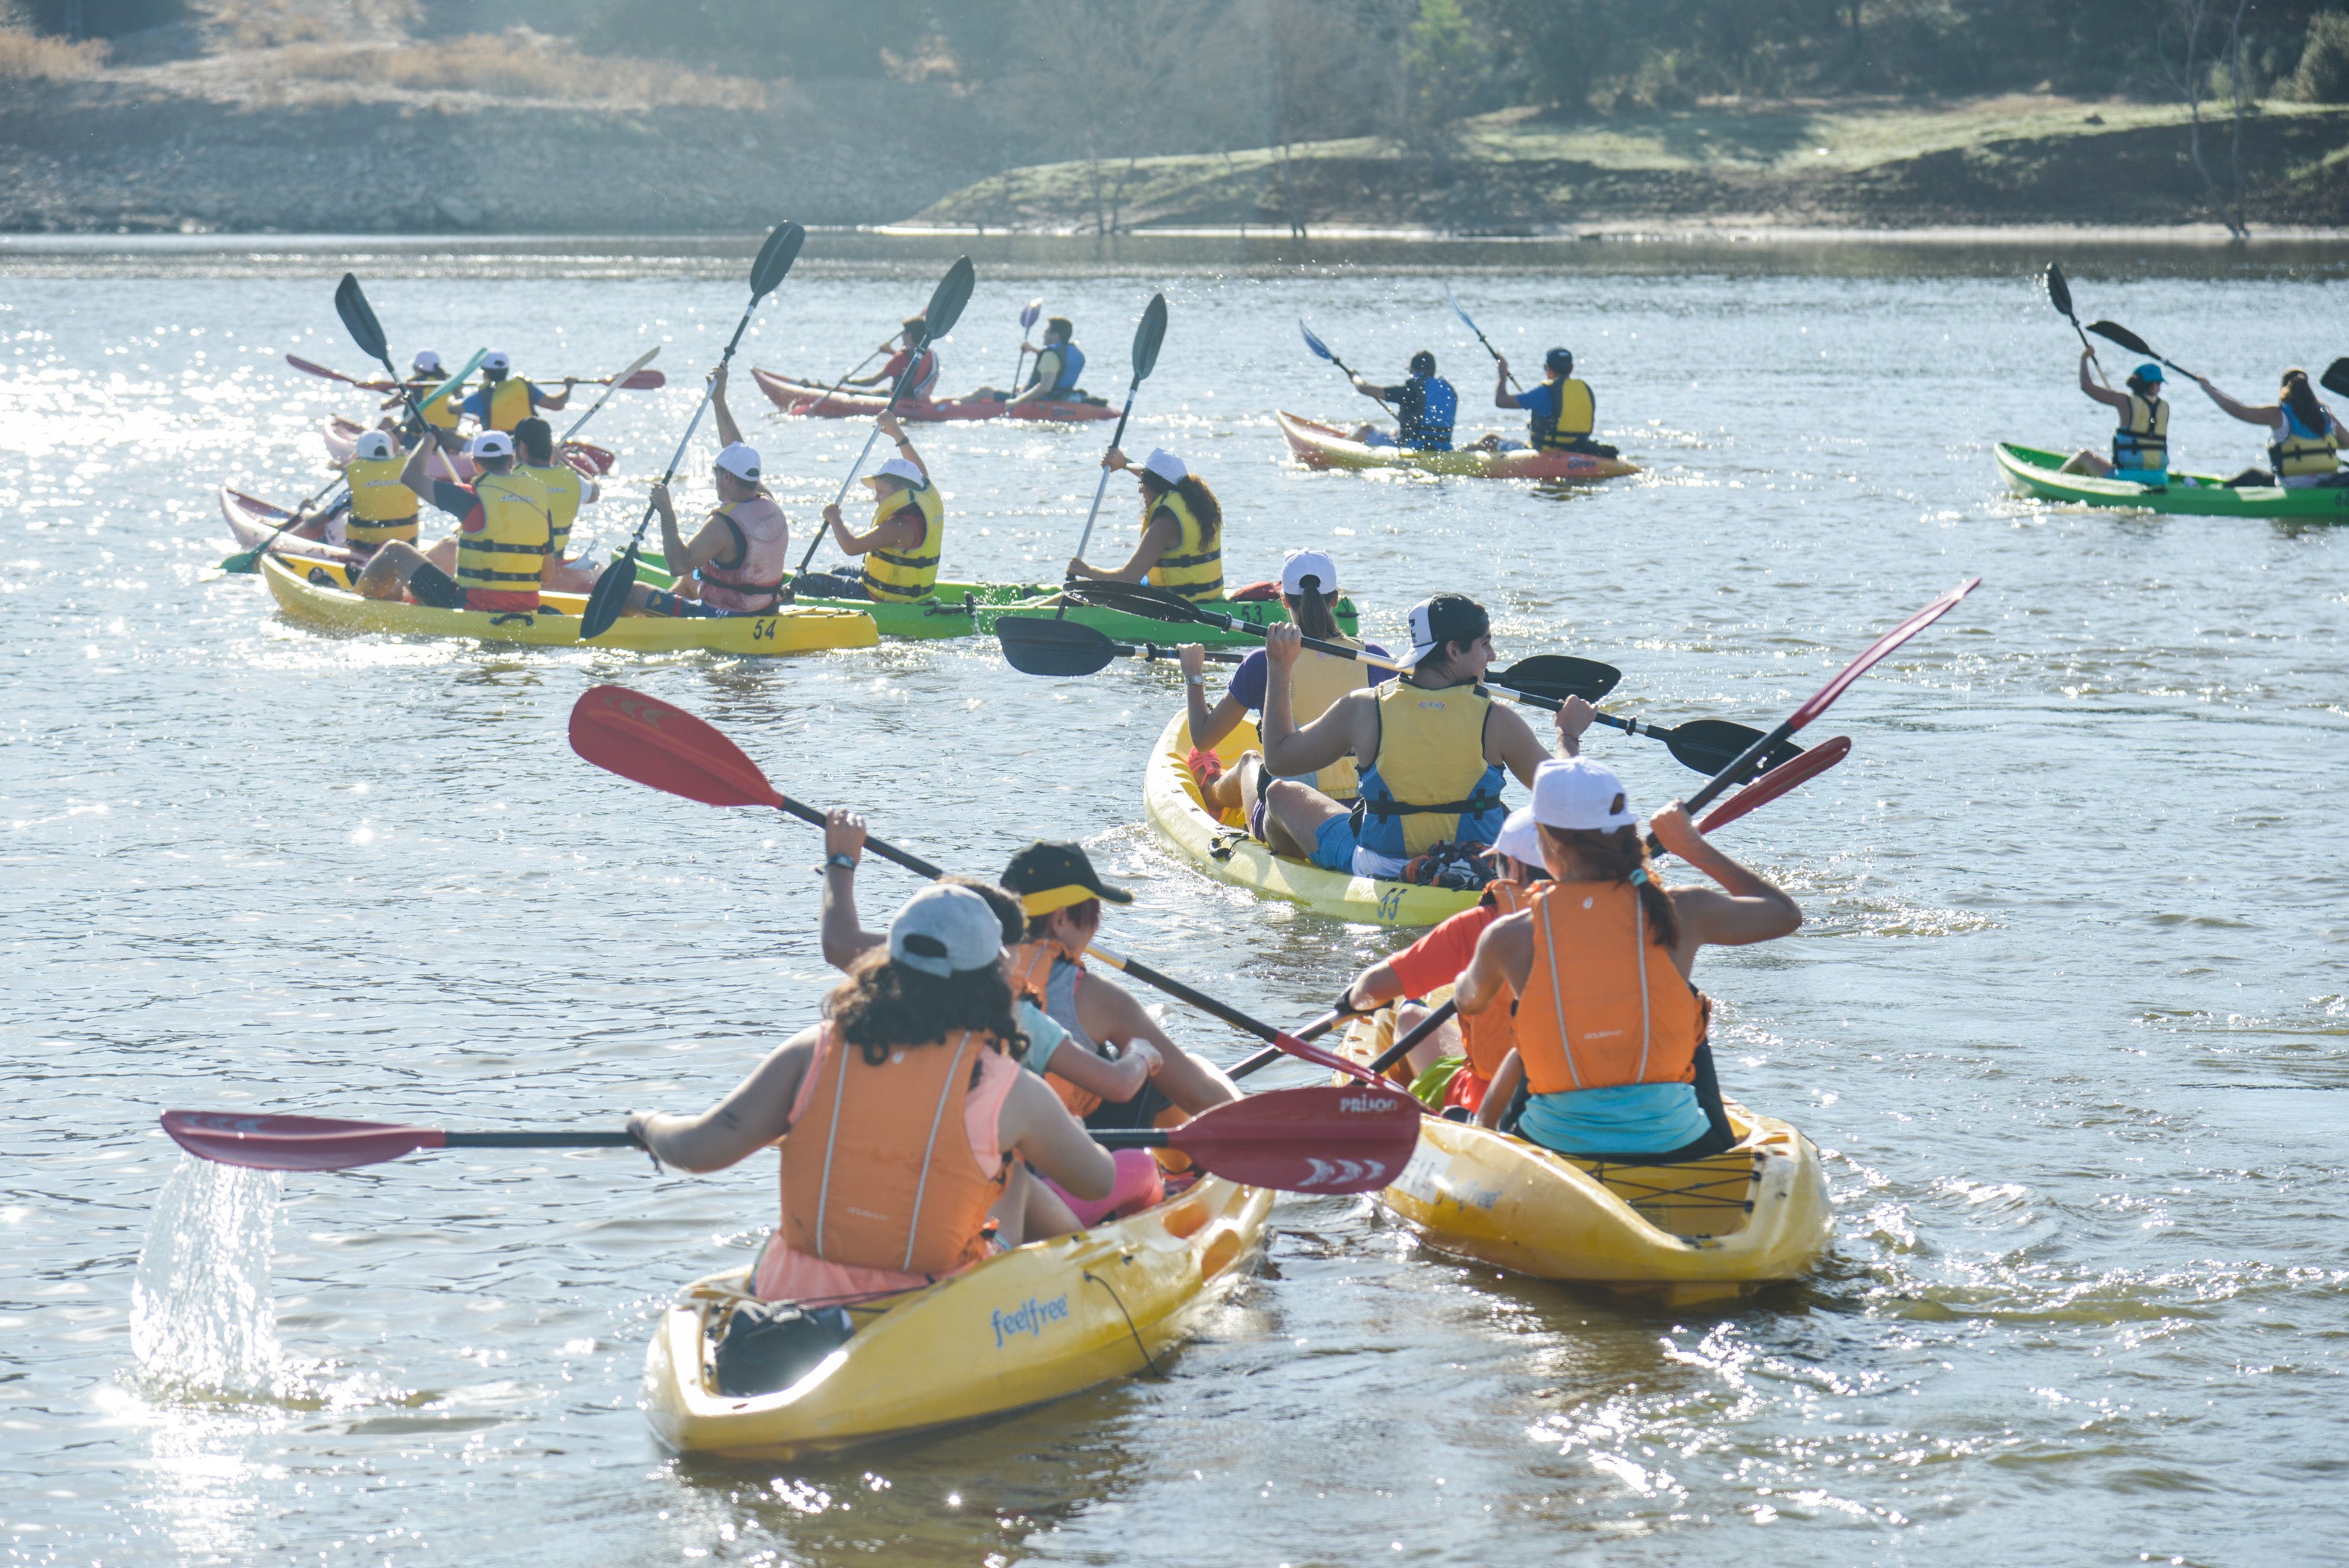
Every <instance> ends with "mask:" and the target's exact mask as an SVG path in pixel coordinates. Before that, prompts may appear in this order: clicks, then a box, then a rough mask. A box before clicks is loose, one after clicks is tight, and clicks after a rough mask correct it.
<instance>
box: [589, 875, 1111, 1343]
mask: <svg viewBox="0 0 2349 1568" xmlns="http://www.w3.org/2000/svg"><path fill="white" fill-rule="evenodd" d="M1002 931H1003V928H1002V924H1001V922H1000V921H999V919H998V918H997V916H996V914H995V911H994V910H993V909H989V908H988V903H987V900H986V899H984V898H980V897H979V896H978V894H977V893H975V892H972V891H971V890H970V889H969V888H956V887H947V886H943V885H941V886H936V887H931V888H924V889H923V890H922V891H921V892H919V893H916V894H915V895H914V896H913V898H910V899H908V900H907V901H906V903H905V908H904V909H900V910H898V911H897V918H896V919H895V920H893V921H891V922H890V926H889V940H888V946H887V948H886V949H885V950H875V951H873V952H869V953H867V954H865V955H864V957H862V958H860V959H858V960H857V961H856V962H855V963H854V965H853V966H852V967H851V968H850V971H849V974H848V978H847V979H846V980H844V981H842V982H841V983H840V984H839V985H838V986H837V987H835V988H834V989H833V992H832V995H831V996H830V998H828V999H827V1001H826V1002H825V1018H824V1021H823V1023H819V1024H817V1025H815V1026H814V1027H813V1028H811V1029H807V1030H803V1031H802V1032H801V1033H800V1034H799V1035H798V1036H796V1037H795V1038H793V1039H792V1041H791V1042H790V1043H789V1044H785V1045H783V1046H781V1048H779V1049H778V1050H776V1051H775V1053H774V1054H772V1055H771V1056H769V1057H768V1058H767V1059H766V1061H764V1062H763V1063H761V1064H760V1065H759V1066H758V1068H757V1069H756V1070H755V1071H753V1072H752V1073H751V1074H750V1076H749V1077H747V1078H745V1079H743V1080H742V1082H741V1083H740V1085H737V1086H736V1087H735V1089H734V1090H733V1092H732V1093H730V1094H729V1095H728V1096H726V1097H725V1098H724V1099H722V1100H720V1101H719V1102H718V1104H716V1105H715V1106H711V1107H710V1108H709V1109H708V1110H706V1111H704V1112H702V1113H701V1114H700V1115H699V1116H671V1115H668V1114H666V1113H663V1112H647V1113H639V1114H637V1115H636V1116H631V1117H629V1118H628V1130H629V1131H630V1132H631V1133H634V1134H635V1135H636V1137H639V1138H641V1139H642V1140H643V1141H644V1144H645V1147H647V1148H648V1149H650V1150H651V1151H652V1154H653V1158H656V1159H658V1160H660V1161H662V1162H663V1163H664V1164H667V1165H674V1166H676V1167H678V1168H679V1169H682V1170H690V1171H710V1170H720V1169H723V1168H726V1167H728V1166H730V1165H735V1164H738V1163H740V1161H742V1160H744V1159H747V1158H750V1156H751V1155H753V1154H755V1153H757V1152H758V1151H759V1150H760V1149H761V1148H764V1147H767V1146H768V1145H769V1144H772V1143H776V1142H778V1141H780V1142H781V1145H782V1210H781V1223H779V1224H778V1225H777V1226H776V1228H775V1231H774V1232H773V1234H771V1236H769V1238H768V1239H767V1245H766V1247H765V1249H764V1251H761V1254H760V1257H759V1262H758V1266H757V1267H756V1269H755V1270H754V1271H753V1272H752V1278H751V1289H752V1291H753V1293H755V1294H757V1295H758V1296H759V1297H761V1299H763V1300H767V1301H784V1300H790V1301H821V1300H834V1301H836V1300H842V1299H851V1298H855V1297H859V1296H870V1295H881V1294H886V1293H891V1292H894V1291H900V1290H908V1289H912V1288H914V1287H916V1286H918V1285H923V1284H926V1283H928V1282H931V1281H933V1280H936V1279H938V1278H941V1277H943V1276H945V1275H947V1274H952V1273H957V1272H960V1271H962V1270H964V1269H967V1268H969V1267H970V1266H971V1265H972V1264H974V1263H978V1262H984V1261H985V1260H986V1259H987V1258H988V1257H990V1256H992V1255H993V1254H994V1253H995V1252H996V1251H999V1250H1002V1249H1004V1248H1008V1247H1013V1246H1018V1245H1019V1244H1020V1243H1021V1242H1022V1241H1035V1240H1038V1239H1040V1238H1041V1237H1045V1236H1051V1235H1059V1234H1062V1233H1065V1232H1067V1231H1073V1230H1075V1229H1077V1220H1076V1216H1075V1215H1073V1214H1071V1212H1070V1211H1069V1209H1068V1206H1067V1205H1066V1204H1064V1203H1062V1202H1061V1200H1060V1199H1058V1198H1057V1197H1055V1196H1053V1194H1052V1193H1051V1192H1050V1191H1049V1190H1048V1189H1045V1188H1044V1187H1043V1186H1042V1185H1040V1183H1038V1182H1036V1181H1035V1180H1034V1179H1032V1178H1031V1177H1030V1175H1029V1171H1030V1168H1033V1169H1034V1170H1036V1171H1038V1172H1040V1173H1041V1174H1043V1175H1046V1176H1049V1177H1050V1178H1051V1179H1053V1180H1054V1181H1055V1182H1057V1183H1059V1184H1060V1186H1061V1187H1062V1188H1064V1189H1066V1190H1068V1191H1069V1192H1071V1193H1073V1194H1075V1195H1076V1196H1078V1197H1080V1198H1100V1197H1102V1196H1104V1195H1106V1194H1107V1193H1108V1192H1109V1190H1110V1185H1111V1182H1112V1179H1113V1178H1114V1175H1115V1167H1114V1165H1113V1164H1112V1160H1111V1158H1110V1154H1109V1151H1108V1150H1107V1149H1105V1148H1102V1147H1101V1146H1100V1145H1098V1144H1096V1143H1094V1142H1093V1141H1092V1138H1090V1137H1087V1136H1086V1134H1085V1129H1084V1127H1083V1126H1082V1125H1081V1124H1080V1123H1079V1122H1078V1121H1077V1119H1076V1118H1075V1117H1073V1116H1070V1115H1069V1113H1068V1111H1067V1109H1066V1108H1065V1107H1064V1106H1061V1102H1060V1100H1059V1098H1058V1097H1056V1096H1054V1095H1053V1093H1052V1092H1051V1090H1050V1089H1049V1088H1047V1087H1046V1086H1045V1085H1043V1083H1042V1082H1041V1081H1040V1080H1039V1079H1037V1078H1036V1077H1035V1076H1034V1075H1030V1074H1026V1073H1022V1072H1021V1071H1020V1070H1019V1065H1018V1064H1017V1063H1016V1062H1015V1061H1014V1060H1013V1058H1012V1056H1011V1054H1009V1052H1010V1051H1011V1050H1012V1049H1014V1048H1016V1047H1017V1046H1018V1045H1019V1044H1021V1043H1022V1037H1021V1035H1020V1033H1019V1026H1018V1024H1017V1023H1015V1022H1014V1020H1013V1018H1012V1010H1011V988H1010V986H1009V983H1008V982H1007V981H1005V979H1004V977H1003V935H1002ZM1015 1155H1017V1156H1018V1157H1019V1158H1013V1157H1014V1156H1015Z"/></svg>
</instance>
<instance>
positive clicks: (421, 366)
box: [383, 348, 460, 446]
mask: <svg viewBox="0 0 2349 1568" xmlns="http://www.w3.org/2000/svg"><path fill="white" fill-rule="evenodd" d="M447 379H449V369H448V367H447V366H445V365H443V364H442V363H441V362H440V351H439V350H437V349H432V348H420V349H419V350H417V354H416V358H414V359H413V360H412V361H410V363H409V374H408V379H406V380H405V381H402V382H401V383H400V385H401V386H402V387H403V388H404V389H406V393H407V395H406V396H402V395H400V394H399V393H398V392H395V393H393V394H392V395H391V396H390V397H389V398H387V399H386V400H384V405H383V406H384V408H385V409H386V410H399V412H396V413H394V414H393V416H392V417H391V418H390V419H389V420H388V421H386V422H387V424H388V425H389V426H392V427H396V428H398V430H399V431H400V435H401V441H400V444H401V445H402V446H405V445H407V444H408V442H409V441H413V440H414V439H415V437H414V434H413V432H412V431H410V430H409V427H410V426H412V425H413V424H414V423H415V419H414V416H412V415H408V414H406V413H405V410H406V409H407V408H408V400H409V398H414V399H415V400H417V401H418V402H419V403H420V402H422V401H423V400H425V399H426V398H427V397H428V396H429V395H430V394H431V393H433V392H434V391H437V390H438V389H440V383H441V382H443V381H445V380H447ZM459 401H460V400H459V399H458V397H457V396H456V395H455V393H454V392H451V393H450V395H449V396H448V397H445V398H443V399H441V400H440V401H439V402H437V403H435V404H433V405H432V406H431V407H430V408H429V409H427V410H424V420H425V422H426V423H427V424H435V425H439V426H440V428H441V429H442V430H445V431H454V430H455V429H456V428H457V415H458V404H459Z"/></svg>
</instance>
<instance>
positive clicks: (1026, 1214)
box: [987, 1160, 1084, 1247]
mask: <svg viewBox="0 0 2349 1568" xmlns="http://www.w3.org/2000/svg"><path fill="white" fill-rule="evenodd" d="M987 1212H988V1215H989V1216H991V1217H992V1218H993V1219H994V1220H995V1233H996V1234H997V1235H998V1236H999V1237H1001V1238H1002V1240H1003V1243H1004V1245H1006V1246H1009V1247H1017V1246H1020V1245H1022V1244H1023V1243H1025V1242H1029V1241H1043V1240H1044V1239H1045V1238H1046V1237H1048V1236H1065V1235H1067V1234H1069V1233H1070V1232H1071V1231H1081V1230H1083V1229H1084V1227H1083V1226H1081V1225H1080V1224H1078V1223H1077V1217H1076V1215H1075V1214H1074V1213H1073V1212H1072V1211H1071V1210H1070V1208H1069V1206H1068V1205H1067V1204H1066V1203H1064V1202H1062V1201H1061V1196H1060V1194H1059V1193H1057V1192H1054V1191H1053V1190H1052V1189H1050V1188H1049V1187H1047V1186H1045V1185H1044V1184H1043V1183H1042V1182H1040V1181H1039V1180H1037V1179H1036V1178H1035V1175H1034V1174H1033V1173H1032V1172H1030V1170H1029V1168H1027V1167H1026V1166H1025V1165H1023V1164H1021V1163H1019V1161H1017V1160H1015V1161H1013V1162H1012V1166H1011V1178H1010V1179H1009V1181H1007V1182H1005V1183H1004V1188H1003V1196H1002V1197H1000V1198H999V1199H996V1200H995V1202H994V1204H993V1206H992V1207H990V1208H989V1209H988V1211H987Z"/></svg>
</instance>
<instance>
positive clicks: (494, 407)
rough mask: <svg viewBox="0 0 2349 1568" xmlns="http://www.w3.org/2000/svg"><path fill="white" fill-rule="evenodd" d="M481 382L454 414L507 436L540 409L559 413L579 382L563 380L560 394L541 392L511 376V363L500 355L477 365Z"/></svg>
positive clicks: (535, 387) (576, 380) (486, 429)
mask: <svg viewBox="0 0 2349 1568" xmlns="http://www.w3.org/2000/svg"><path fill="white" fill-rule="evenodd" d="M481 379H482V384H481V386H480V387H479V388H477V389H474V391H473V392H472V393H471V395H469V396H468V397H467V398H466V399H465V400H464V402H463V403H462V404H461V405H460V408H459V410H458V411H459V412H460V413H465V414H471V416H472V417H473V421H474V422H475V423H476V424H477V425H479V426H480V427H481V429H482V430H485V431H508V432H511V431H512V430H513V428H514V426H516V425H518V424H520V423H522V421H524V420H526V419H528V418H530V416H531V415H532V414H533V413H534V412H536V411H537V410H540V409H550V410H561V409H562V408H563V407H564V405H565V404H567V403H569V402H570V401H571V389H572V388H573V387H574V386H576V385H578V380H579V379H578V378H577V377H575V376H565V377H564V378H563V390H561V391H560V392H554V393H549V392H545V391H542V390H541V389H539V388H538V387H537V386H535V385H533V383H531V382H529V381H525V380H523V379H522V378H521V377H519V376H516V375H514V374H513V361H512V359H511V358H507V357H506V356H505V355H504V354H502V353H501V354H492V355H491V356H490V357H489V358H486V359H484V360H482V361H481Z"/></svg>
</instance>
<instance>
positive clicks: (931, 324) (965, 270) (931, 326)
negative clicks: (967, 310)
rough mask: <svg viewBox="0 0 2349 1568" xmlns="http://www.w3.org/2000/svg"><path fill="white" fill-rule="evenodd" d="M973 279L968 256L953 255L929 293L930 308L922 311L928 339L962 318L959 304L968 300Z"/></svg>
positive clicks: (936, 336)
mask: <svg viewBox="0 0 2349 1568" xmlns="http://www.w3.org/2000/svg"><path fill="white" fill-rule="evenodd" d="M976 281H977V277H976V275H974V274H973V273H972V271H971V265H970V258H969V257H968V256H958V257H957V258H956V260H955V264H954V265H952V266H950V267H948V268H947V275H946V276H944V277H942V278H940V279H938V286H937V287H936V288H935V289H933V290H932V291H931V293H930V307H929V308H928V309H927V310H925V311H923V312H922V320H923V321H924V323H925V324H926V327H925V331H926V334H927V337H928V339H929V341H931V342H933V343H935V342H936V341H937V340H938V339H939V338H941V337H945V336H946V335H947V333H949V332H952V331H953V330H954V324H955V323H956V322H957V321H960V320H961V319H962V307H963V306H966V305H968V304H969V303H970V289H971V285H972V284H973V283H974V282H976Z"/></svg>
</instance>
